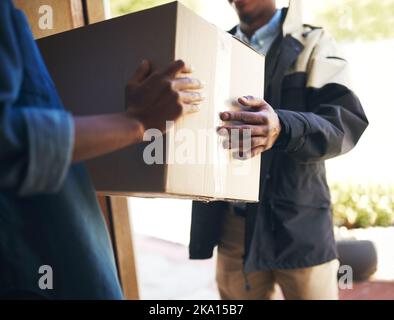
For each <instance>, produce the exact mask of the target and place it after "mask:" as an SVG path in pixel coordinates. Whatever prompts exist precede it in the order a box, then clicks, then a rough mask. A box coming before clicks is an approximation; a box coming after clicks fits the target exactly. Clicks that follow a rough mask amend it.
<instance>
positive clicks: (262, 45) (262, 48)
mask: <svg viewBox="0 0 394 320" xmlns="http://www.w3.org/2000/svg"><path fill="white" fill-rule="evenodd" d="M281 17H282V10H281V9H277V10H276V12H275V14H274V16H273V17H272V18H271V20H270V21H269V22H268V23H267V24H266V25H264V26H262V27H261V28H260V29H258V30H256V32H255V33H254V34H253V36H252V37H251V38H250V39H249V38H248V37H247V36H246V35H245V34H244V33H243V32H242V31H241V28H240V26H239V25H238V26H237V31H236V32H235V37H237V38H238V39H239V40H241V41H242V42H245V43H246V44H248V45H250V46H251V47H252V48H253V49H255V50H256V51H257V52H259V53H261V54H264V55H267V53H268V51H269V49H270V48H271V45H272V44H273V42H274V41H275V39H276V37H277V36H279V34H280V32H281Z"/></svg>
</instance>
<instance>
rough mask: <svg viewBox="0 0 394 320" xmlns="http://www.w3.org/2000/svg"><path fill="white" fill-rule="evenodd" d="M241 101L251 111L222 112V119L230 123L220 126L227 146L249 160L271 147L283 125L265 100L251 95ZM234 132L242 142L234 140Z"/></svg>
mask: <svg viewBox="0 0 394 320" xmlns="http://www.w3.org/2000/svg"><path fill="white" fill-rule="evenodd" d="M238 102H239V103H240V104H241V105H242V106H244V107H246V108H247V110H242V111H226V112H222V113H221V114H220V119H221V120H222V121H225V122H227V123H228V124H225V125H223V126H221V127H219V128H218V133H219V134H220V135H222V136H224V137H225V140H224V142H223V146H224V148H226V149H232V150H234V151H235V152H234V156H235V157H236V158H240V159H249V158H251V157H255V156H257V155H259V154H261V153H262V152H265V151H267V150H269V149H271V148H272V147H273V145H274V144H275V142H276V140H277V139H278V137H279V134H280V132H281V129H282V128H281V124H280V121H279V117H278V115H277V114H276V112H275V111H274V109H273V108H272V107H271V106H270V105H269V104H268V103H267V102H265V101H264V100H262V99H258V98H254V97H250V96H249V97H242V98H239V99H238ZM231 122H236V123H231ZM231 132H235V133H236V137H237V136H239V137H240V141H231ZM244 142H245V143H244Z"/></svg>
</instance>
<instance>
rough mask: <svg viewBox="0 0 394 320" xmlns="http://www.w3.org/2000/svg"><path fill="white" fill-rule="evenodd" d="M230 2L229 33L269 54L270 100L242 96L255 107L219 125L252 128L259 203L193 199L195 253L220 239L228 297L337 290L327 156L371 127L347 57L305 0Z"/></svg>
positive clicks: (328, 295)
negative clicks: (311, 17) (307, 19)
mask: <svg viewBox="0 0 394 320" xmlns="http://www.w3.org/2000/svg"><path fill="white" fill-rule="evenodd" d="M229 2H230V4H232V5H233V6H234V7H235V9H236V11H237V13H238V16H239V18H240V24H239V25H238V26H236V27H235V28H234V29H233V30H231V33H232V34H233V35H235V36H236V37H237V38H239V39H240V40H242V41H244V42H245V43H247V44H249V45H251V46H252V47H253V48H254V49H255V50H257V51H259V52H260V53H262V54H264V55H266V68H265V69H266V71H265V81H266V82H265V83H266V84H265V101H264V100H262V99H257V98H253V97H245V98H242V99H240V101H239V102H240V103H241V104H242V105H244V106H246V107H249V110H245V111H241V112H224V113H222V114H221V119H222V120H223V121H225V125H224V126H223V128H221V132H223V130H225V131H226V130H227V131H228V130H230V129H242V130H247V131H249V132H251V134H252V140H251V149H249V150H242V149H241V150H237V152H239V151H241V152H246V153H247V154H249V155H250V156H258V155H259V154H261V157H262V158H261V159H262V169H261V177H260V181H261V185H260V202H259V203H257V204H249V205H247V206H245V205H241V204H235V205H233V204H228V203H225V202H218V203H213V204H205V203H199V202H195V203H194V204H193V215H192V229H191V243H190V257H191V258H192V259H207V258H210V257H211V256H212V252H213V248H214V247H215V246H218V258H217V283H218V287H219V291H220V295H221V297H222V298H223V299H270V298H273V297H274V287H275V284H279V285H280V287H281V289H282V291H283V293H284V296H285V298H287V299H337V298H338V288H337V281H336V279H337V270H338V261H337V255H336V246H335V240H334V235H333V223H332V217H331V203H330V193H329V189H328V186H327V182H326V174H325V166H324V161H325V160H327V159H330V158H333V157H336V156H339V155H341V154H344V153H346V152H348V151H350V150H351V149H352V148H353V147H354V146H355V145H356V143H357V142H358V140H359V139H360V137H361V135H362V133H363V132H364V130H365V129H366V128H367V126H368V121H367V118H366V116H365V114H364V111H363V109H362V107H361V105H360V102H359V100H358V99H357V97H356V96H355V94H354V92H353V91H352V87H351V83H350V82H349V79H348V63H347V61H346V60H344V59H343V57H342V56H341V55H340V54H339V53H338V50H337V48H336V46H335V43H334V41H333V39H332V38H331V37H330V36H329V35H328V34H327V33H326V32H325V31H324V30H323V29H322V28H317V27H313V26H309V25H303V24H302V23H301V21H300V16H301V10H300V8H299V7H298V1H290V6H289V8H284V9H281V10H277V8H276V3H275V0H229ZM262 76H263V74H262ZM231 121H240V124H239V125H238V126H237V125H232V124H231ZM227 146H228V147H231V146H232V144H231V143H229V144H227ZM245 179H247V178H245ZM245 184H247V182H245Z"/></svg>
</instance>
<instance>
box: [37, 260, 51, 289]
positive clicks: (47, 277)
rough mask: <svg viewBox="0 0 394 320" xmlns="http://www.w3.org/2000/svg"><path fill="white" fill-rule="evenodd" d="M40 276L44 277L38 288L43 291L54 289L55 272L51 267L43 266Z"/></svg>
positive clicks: (39, 270) (39, 271)
mask: <svg viewBox="0 0 394 320" xmlns="http://www.w3.org/2000/svg"><path fill="white" fill-rule="evenodd" d="M38 274H41V275H42V276H41V277H40V278H39V280H38V286H39V288H40V289H41V290H52V289H53V270H52V267H51V266H48V265H43V266H41V267H40V268H39V269H38Z"/></svg>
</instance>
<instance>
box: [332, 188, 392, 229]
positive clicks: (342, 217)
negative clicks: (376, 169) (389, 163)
mask: <svg viewBox="0 0 394 320" xmlns="http://www.w3.org/2000/svg"><path fill="white" fill-rule="evenodd" d="M330 189H331V194H332V202H333V215H334V216H333V218H334V223H335V225H337V226H345V227H347V228H367V227H372V226H380V227H388V226H391V225H393V224H394V188H393V187H383V186H371V185H369V186H363V185H343V184H338V183H337V184H333V185H331V188H330Z"/></svg>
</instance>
